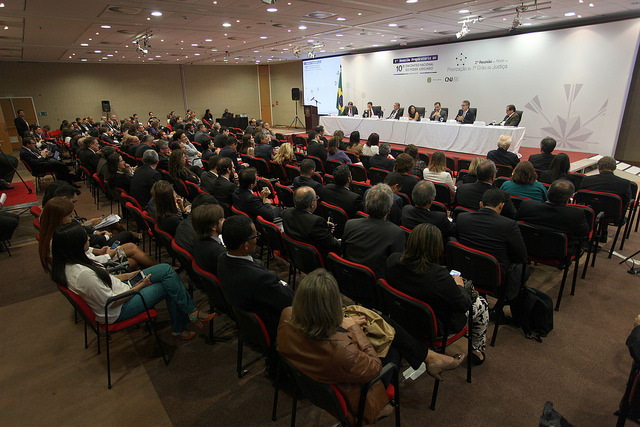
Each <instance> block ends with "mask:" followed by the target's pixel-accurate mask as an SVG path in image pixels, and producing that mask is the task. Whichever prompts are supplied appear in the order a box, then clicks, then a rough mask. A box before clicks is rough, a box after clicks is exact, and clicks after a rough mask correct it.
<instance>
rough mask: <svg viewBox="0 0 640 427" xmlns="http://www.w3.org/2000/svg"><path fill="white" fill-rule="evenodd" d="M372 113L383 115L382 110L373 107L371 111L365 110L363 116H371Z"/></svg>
mask: <svg viewBox="0 0 640 427" xmlns="http://www.w3.org/2000/svg"><path fill="white" fill-rule="evenodd" d="M371 113H373V115H374V116H378V117H382V110H381V109H379V108H375V107H374V108H372V109H371V112H369V110H364V113H362V117H371V116H370V114H371Z"/></svg>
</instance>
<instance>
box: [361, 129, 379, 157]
mask: <svg viewBox="0 0 640 427" xmlns="http://www.w3.org/2000/svg"><path fill="white" fill-rule="evenodd" d="M379 143H380V136H379V135H378V134H377V133H375V132H374V133H372V134H370V135H369V138H367V143H366V144H365V145H364V146H363V147H362V154H364V155H365V156H369V157H371V156H375V155H376V154H378V151H379V148H380V147H378V144H379Z"/></svg>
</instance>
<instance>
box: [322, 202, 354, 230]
mask: <svg viewBox="0 0 640 427" xmlns="http://www.w3.org/2000/svg"><path fill="white" fill-rule="evenodd" d="M320 206H322V209H321V215H320V216H322V217H323V218H325V219H326V220H329V218H331V222H332V223H334V224H335V226H336V229H335V230H334V232H333V234H334V236H335V237H336V238H337V239H339V238H341V237H342V233H343V232H344V226H345V224H346V223H347V220H349V216H348V215H347V213H346V212H345V210H344V209H342V208H341V207H339V206H336V205H332V204H330V203H327V202H323V201H321V202H320Z"/></svg>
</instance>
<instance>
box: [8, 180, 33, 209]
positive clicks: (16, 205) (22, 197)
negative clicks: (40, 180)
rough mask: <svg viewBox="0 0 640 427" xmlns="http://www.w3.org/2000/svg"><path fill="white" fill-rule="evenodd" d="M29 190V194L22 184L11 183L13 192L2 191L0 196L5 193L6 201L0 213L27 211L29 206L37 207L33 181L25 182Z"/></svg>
mask: <svg viewBox="0 0 640 427" xmlns="http://www.w3.org/2000/svg"><path fill="white" fill-rule="evenodd" d="M25 182H26V183H27V185H28V186H29V188H30V189H31V191H32V192H31V194H29V191H28V190H27V189H26V188H25V186H24V184H23V183H22V182H20V181H18V182H15V181H14V182H13V183H12V184H11V185H13V186H14V187H15V188H14V189H13V190H2V191H0V194H2V193H6V194H7V200H6V201H5V202H4V207H3V208H2V209H0V212H6V211H17V210H22V211H28V210H29V208H30V207H31V206H37V205H38V196H37V195H36V191H35V187H34V184H33V181H25Z"/></svg>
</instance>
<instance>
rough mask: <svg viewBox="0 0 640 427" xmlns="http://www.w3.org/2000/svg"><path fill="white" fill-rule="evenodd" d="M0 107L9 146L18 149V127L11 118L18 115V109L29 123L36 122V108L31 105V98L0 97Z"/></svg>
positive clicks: (19, 142)
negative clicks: (9, 142)
mask: <svg viewBox="0 0 640 427" xmlns="http://www.w3.org/2000/svg"><path fill="white" fill-rule="evenodd" d="M0 108H2V116H3V118H4V122H5V126H6V129H7V133H8V134H9V140H10V141H11V147H12V148H13V149H14V150H19V149H20V146H21V145H22V141H21V140H20V137H19V136H18V129H17V128H16V125H15V123H14V121H13V120H14V119H15V118H16V117H17V116H18V114H17V111H18V110H24V118H25V119H26V120H27V122H28V123H29V124H30V125H32V124H34V123H38V118H37V116H36V109H35V106H34V105H33V98H31V97H25V98H0Z"/></svg>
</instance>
